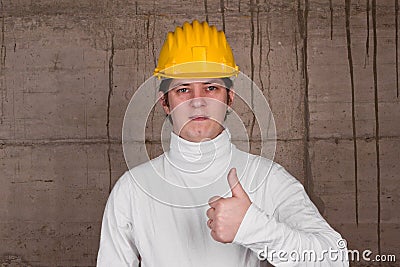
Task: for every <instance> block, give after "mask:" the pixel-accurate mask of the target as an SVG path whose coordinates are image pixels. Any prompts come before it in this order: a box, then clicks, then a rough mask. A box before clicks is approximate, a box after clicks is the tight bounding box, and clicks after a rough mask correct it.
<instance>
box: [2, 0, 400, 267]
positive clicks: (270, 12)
mask: <svg viewBox="0 0 400 267" xmlns="http://www.w3.org/2000/svg"><path fill="white" fill-rule="evenodd" d="M397 2H398V1H397V0H390V1H389V0H387V1H376V3H375V1H372V0H363V1H361V0H360V1H351V3H350V1H333V0H329V1H328V0H309V1H307V0H293V1H275V0H271V1H258V0H249V1H241V0H238V1H230V0H229V1H228V0H221V1H210V0H203V1H185V0H180V1H144V0H140V1H127V0H115V1H107V0H96V1H82V0H74V1H72V0H63V1H54V0H36V1H27V0H18V1H10V0H1V1H0V7H1V11H0V15H1V19H0V25H1V34H0V45H1V49H0V51H1V56H0V266H94V265H95V260H96V253H97V249H98V242H99V233H100V223H101V216H102V212H103V209H104V205H105V202H106V200H107V196H108V193H109V190H110V189H111V188H112V185H113V184H114V182H115V181H116V180H117V179H118V177H119V176H120V175H121V174H122V173H123V172H124V170H125V169H126V168H127V167H126V164H125V162H124V158H123V153H122V147H121V128H122V121H123V116H124V112H125V109H126V107H127V105H128V103H129V100H130V98H131V96H132V95H133V94H134V92H135V90H136V89H137V88H138V87H139V86H140V85H141V84H142V83H143V82H144V81H145V80H146V79H147V78H149V77H150V76H151V75H152V71H153V69H154V67H155V64H156V58H157V55H158V53H159V50H160V48H161V45H162V43H163V41H164V38H165V35H166V33H167V32H168V31H172V30H173V29H174V27H175V26H177V25H181V24H182V23H183V22H184V21H191V20H193V19H198V20H208V21H209V22H210V23H211V24H214V25H216V26H218V28H219V29H225V32H226V35H227V38H228V41H229V42H230V44H231V46H232V49H233V52H234V53H235V57H236V61H237V63H238V65H239V66H240V68H241V70H242V71H243V72H244V73H245V74H247V75H248V76H249V77H250V78H252V79H253V80H254V81H255V82H256V84H257V85H258V86H259V87H260V88H261V89H262V90H263V93H264V95H265V96H266V97H267V98H268V99H269V102H270V106H271V108H272V111H273V113H274V117H275V121H276V127H277V138H278V142H277V151H276V157H275V160H276V161H277V162H279V163H280V164H282V165H283V166H285V167H286V168H287V169H288V170H289V171H290V172H291V173H292V174H293V175H295V176H296V177H297V178H298V179H299V180H300V181H302V182H303V184H304V186H305V188H306V189H307V191H308V193H309V194H310V196H311V197H312V199H313V200H314V202H315V204H316V205H317V206H318V208H319V209H320V211H321V212H322V213H323V215H324V217H325V218H326V219H327V220H328V221H329V223H330V224H331V225H332V226H333V227H334V228H335V229H337V230H339V231H340V232H341V233H342V234H343V236H344V237H345V238H346V239H347V241H348V244H349V248H350V249H359V250H360V251H362V250H364V249H370V250H371V251H373V253H374V254H376V253H379V252H380V253H381V254H395V255H396V257H397V259H399V258H400V245H399V244H400V235H399V230H400V216H399V215H398V210H399V208H400V198H399V195H400V193H399V192H400V191H399V183H398V180H399V173H400V164H399V163H398V162H399V159H400V99H399V95H398V90H399V88H398V77H399V74H398V63H397V62H398V60H397V59H398V54H397V50H398V40H396V37H397V36H398V27H397V26H396V17H397V16H398V15H397V11H396V3H397ZM346 24H347V26H348V27H347V28H346ZM346 29H347V31H346ZM397 38H398V37H397ZM160 114H161V113H160V112H155V116H157V115H160ZM239 114H240V115H241V117H242V118H243V121H244V122H245V124H246V126H248V130H249V132H250V129H249V128H250V127H251V121H252V114H251V113H249V112H246V111H245V110H244V109H241V110H239ZM160 121H162V120H155V121H154V122H153V124H154V125H152V123H149V125H150V127H149V129H150V130H148V131H147V148H148V151H149V153H150V154H151V156H153V157H154V156H156V155H158V154H160V153H161V152H162V151H161V149H160V146H159V140H157V137H158V136H159V135H158V134H157V133H155V132H154V131H155V130H154V129H157V127H159V126H160V125H159V123H160ZM151 129H153V132H152V131H151ZM257 132H258V131H257V129H255V130H254V136H253V137H254V138H253V143H252V151H253V152H255V153H257V152H258V150H259V147H260V146H259V143H258V142H257ZM140 160H142V159H140ZM138 161H139V158H138ZM352 265H354V266H371V265H373V264H371V263H370V262H369V263H368V262H362V261H361V262H358V263H357V262H353V263H352ZM382 266H399V265H398V263H383V264H382Z"/></svg>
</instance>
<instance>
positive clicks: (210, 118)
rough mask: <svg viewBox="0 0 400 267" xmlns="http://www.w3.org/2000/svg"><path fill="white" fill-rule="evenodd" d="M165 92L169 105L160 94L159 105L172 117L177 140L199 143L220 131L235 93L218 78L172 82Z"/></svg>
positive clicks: (211, 137) (213, 136)
mask: <svg viewBox="0 0 400 267" xmlns="http://www.w3.org/2000/svg"><path fill="white" fill-rule="evenodd" d="M169 88H170V90H169V91H168V101H167V102H168V103H166V101H165V98H164V93H163V92H160V103H161V105H162V106H163V108H164V111H165V113H166V114H168V115H170V116H171V117H172V121H173V131H174V132H175V133H176V134H177V135H179V136H180V137H182V138H184V139H186V140H188V141H191V142H201V141H206V140H210V139H213V138H215V137H216V136H217V135H219V134H220V133H221V132H222V130H223V127H222V122H223V121H224V118H225V114H226V110H227V108H228V105H229V106H230V105H231V104H232V102H233V97H234V92H233V90H229V93H227V89H226V88H225V86H224V83H223V81H222V80H221V79H196V80H190V79H186V80H183V79H174V80H172V82H171V84H170V86H169Z"/></svg>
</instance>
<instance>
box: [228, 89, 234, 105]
mask: <svg viewBox="0 0 400 267" xmlns="http://www.w3.org/2000/svg"><path fill="white" fill-rule="evenodd" d="M228 97H229V101H228V103H229V104H228V106H229V107H231V106H232V104H233V99H234V98H235V90H234V89H233V88H231V89H230V90H229V93H228Z"/></svg>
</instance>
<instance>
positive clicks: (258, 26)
mask: <svg viewBox="0 0 400 267" xmlns="http://www.w3.org/2000/svg"><path fill="white" fill-rule="evenodd" d="M256 6H257V15H256V21H257V45H259V43H260V6H259V0H256Z"/></svg>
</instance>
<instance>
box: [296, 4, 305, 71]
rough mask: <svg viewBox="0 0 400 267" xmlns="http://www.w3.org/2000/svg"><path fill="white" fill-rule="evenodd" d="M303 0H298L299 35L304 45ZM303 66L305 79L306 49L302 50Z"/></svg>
mask: <svg viewBox="0 0 400 267" xmlns="http://www.w3.org/2000/svg"><path fill="white" fill-rule="evenodd" d="M300 1H301V0H297V24H298V25H299V34H300V39H302V40H303V43H304V17H303V10H302V8H301V3H300ZM301 52H302V64H303V68H302V70H301V74H302V76H303V78H304V76H305V73H304V47H303V48H302V51H301Z"/></svg>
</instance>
